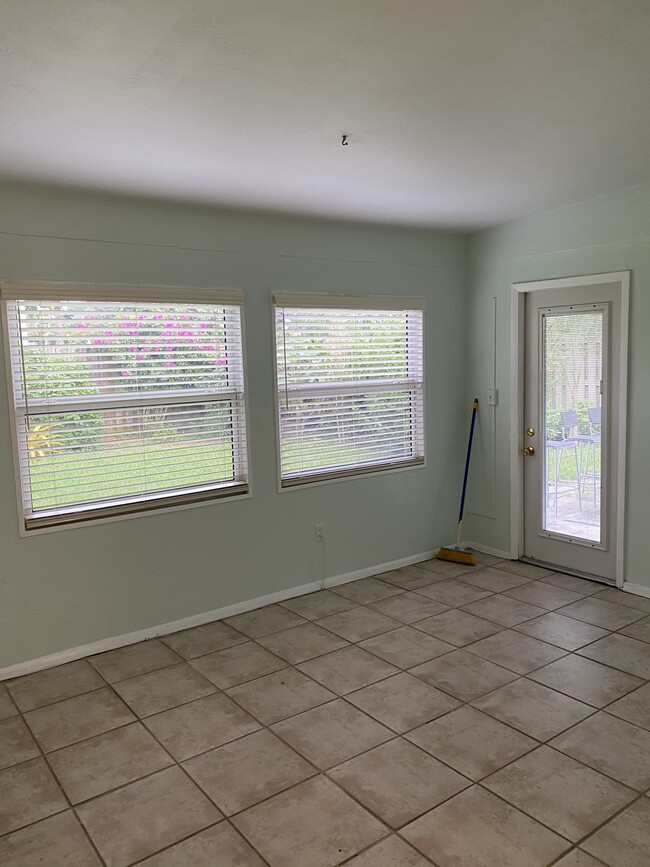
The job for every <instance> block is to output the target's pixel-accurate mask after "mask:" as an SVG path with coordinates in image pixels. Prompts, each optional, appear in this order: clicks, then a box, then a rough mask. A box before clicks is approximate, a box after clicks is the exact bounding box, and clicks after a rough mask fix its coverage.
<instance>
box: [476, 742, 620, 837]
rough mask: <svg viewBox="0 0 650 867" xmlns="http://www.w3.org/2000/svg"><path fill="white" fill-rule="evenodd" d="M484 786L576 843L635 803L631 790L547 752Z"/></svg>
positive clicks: (532, 756) (519, 762)
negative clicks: (626, 806)
mask: <svg viewBox="0 0 650 867" xmlns="http://www.w3.org/2000/svg"><path fill="white" fill-rule="evenodd" d="M483 785H484V786H485V787H486V788H487V789H490V791H492V792H494V793H495V794H496V795H499V797H501V798H503V799H504V800H505V801H508V802H509V803H510V804H513V806H515V807H518V808H519V809H520V810H523V811H524V812H525V813H527V814H528V815H529V816H532V817H533V818H534V819H537V820H538V821H539V822H542V823H543V824H544V825H546V826H547V827H549V828H551V829H552V830H553V831H557V833H558V834H562V836H563V837H568V838H569V840H572V841H573V842H574V843H576V842H577V841H578V840H581V839H582V838H583V837H584V836H585V835H587V834H589V833H591V832H592V831H593V830H594V828H597V827H598V826H599V825H601V824H602V823H603V822H605V821H606V820H607V819H609V818H610V816H613V815H614V813H617V812H618V811H619V810H621V809H622V808H623V807H624V806H625V805H626V804H629V802H630V801H632V800H634V798H635V797H636V793H635V792H634V791H632V789H628V788H627V787H626V786H622V785H621V784H620V783H615V782H614V781H613V780H609V779H608V778H607V777H604V776H603V775H602V774H599V773H597V772H596V771H593V770H591V769H590V768H587V767H585V766H584V765H583V764H581V763H580V762H576V761H574V760H573V759H571V758H569V757H568V756H564V755H562V753H558V752H556V751H555V750H552V749H550V748H549V747H540V748H539V749H537V750H535V751H534V752H532V753H528V755H526V756H523V757H522V758H520V759H517V761H516V762H513V763H512V764H511V765H508V766H507V767H505V768H502V769H501V770H500V771H497V772H496V773H495V774H493V775H492V776H491V777H488V778H487V779H486V780H483Z"/></svg>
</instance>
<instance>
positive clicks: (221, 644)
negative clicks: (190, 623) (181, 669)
mask: <svg viewBox="0 0 650 867" xmlns="http://www.w3.org/2000/svg"><path fill="white" fill-rule="evenodd" d="M162 640H163V642H164V643H165V644H166V645H167V646H168V647H171V649H172V650H173V651H174V652H175V653H177V654H178V655H179V656H182V657H183V659H193V658H194V657H195V656H205V654H206V653H215V652H216V651H217V650H225V649H226V647H232V646H233V645H234V644H241V643H242V641H246V637H245V636H244V635H242V634H241V633H240V632H237V631H236V630H234V629H233V628H232V626H228V624H227V623H222V622H221V621H220V620H217V621H216V622H215V623H204V624H203V625H202V626H195V627H194V628H193V629H185V630H183V632H174V633H173V634H172V635H165V636H164V638H163V639H162Z"/></svg>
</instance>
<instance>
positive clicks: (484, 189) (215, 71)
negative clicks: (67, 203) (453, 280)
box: [0, 0, 650, 229]
mask: <svg viewBox="0 0 650 867" xmlns="http://www.w3.org/2000/svg"><path fill="white" fill-rule="evenodd" d="M343 133H347V134H348V136H349V141H350V144H349V146H348V147H342V146H341V143H340V141H341V135H342V134H343ZM0 178H5V179H15V180H25V181H35V182H54V183H56V184H66V185H68V184H69V185H73V186H75V187H83V188H89V189H95V190H107V191H113V192H119V193H129V194H132V193H134V194H145V195H155V196H162V197H165V198H167V197H168V198H172V199H178V200H183V201H196V202H206V203H214V204H219V205H234V206H243V207H253V208H262V209H267V208H268V209H272V210H279V211H291V212H297V213H302V214H313V215H326V216H334V217H347V218H354V219H371V220H378V221H387V222H393V223H404V224H409V225H420V226H442V227H449V228H456V227H458V228H463V229H474V228H479V227H482V226H486V225H491V224H494V223H498V222H501V221H504V220H507V219H512V218H515V217H519V216H522V215H526V214H530V213H535V212H538V211H541V210H544V209H547V208H551V207H555V206H558V205H562V204H565V203H568V202H572V201H577V200H580V199H584V198H588V197H590V196H593V195H598V194H600V193H605V192H609V191H612V190H616V189H620V188H622V187H625V186H628V185H632V184H635V183H640V182H643V181H647V180H650V0H401V2H400V0H0Z"/></svg>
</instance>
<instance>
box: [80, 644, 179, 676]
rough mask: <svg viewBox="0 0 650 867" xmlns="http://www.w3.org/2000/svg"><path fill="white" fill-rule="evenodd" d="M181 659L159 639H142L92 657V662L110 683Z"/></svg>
mask: <svg viewBox="0 0 650 867" xmlns="http://www.w3.org/2000/svg"><path fill="white" fill-rule="evenodd" d="M180 661H181V659H180V657H179V656H178V655H177V654H175V653H174V651H173V650H171V649H170V648H169V647H167V645H166V644H163V643H162V641H158V639H151V640H150V641H141V642H140V643H139V644H130V645H129V646H128V647H119V648H118V649H117V650H109V651H108V653H100V654H99V656H91V657H90V662H92V664H93V666H94V667H95V668H96V669H97V671H98V672H99V673H100V674H101V676H102V677H104V678H106V680H107V681H108V682H109V683H116V682H117V681H118V680H126V679H127V678H129V677H137V676H138V675H139V674H147V672H149V671H156V669H158V668H168V667H169V666H170V665H175V664H176V663H177V662H180Z"/></svg>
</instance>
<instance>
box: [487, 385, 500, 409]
mask: <svg viewBox="0 0 650 867" xmlns="http://www.w3.org/2000/svg"><path fill="white" fill-rule="evenodd" d="M487 402H488V406H496V405H497V404H498V403H499V389H498V388H488V392H487Z"/></svg>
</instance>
